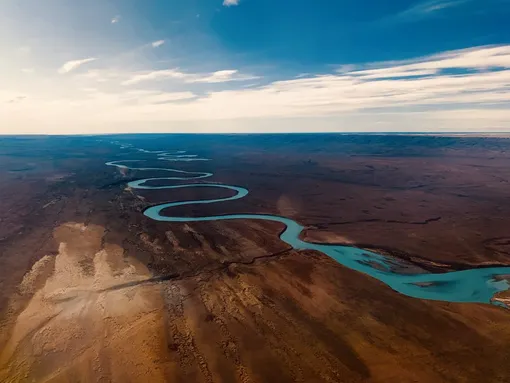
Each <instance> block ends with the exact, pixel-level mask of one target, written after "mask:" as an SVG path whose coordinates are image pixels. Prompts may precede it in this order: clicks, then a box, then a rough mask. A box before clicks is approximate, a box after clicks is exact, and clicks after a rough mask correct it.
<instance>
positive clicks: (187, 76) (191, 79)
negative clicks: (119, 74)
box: [122, 68, 258, 85]
mask: <svg viewBox="0 0 510 383" xmlns="http://www.w3.org/2000/svg"><path fill="white" fill-rule="evenodd" d="M256 78H258V77H256V76H250V75H243V74H240V73H239V71H238V70H235V69H229V70H220V71H216V72H212V73H185V72H181V71H180V70H179V69H178V68H175V69H165V70H157V71H152V72H143V73H137V74H134V75H133V76H131V78H129V79H127V80H125V81H123V82H122V85H135V84H138V83H140V82H145V81H153V80H178V81H182V82H185V83H210V84H212V83H221V82H229V81H246V80H253V79H256Z"/></svg>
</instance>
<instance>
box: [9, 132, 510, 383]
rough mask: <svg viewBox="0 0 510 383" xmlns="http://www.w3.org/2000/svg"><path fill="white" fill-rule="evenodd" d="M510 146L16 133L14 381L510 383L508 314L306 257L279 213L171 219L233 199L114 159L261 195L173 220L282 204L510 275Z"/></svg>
mask: <svg viewBox="0 0 510 383" xmlns="http://www.w3.org/2000/svg"><path fill="white" fill-rule="evenodd" d="M113 142H120V144H114V143H113ZM120 145H124V147H123V148H122V147H121V146H120ZM130 145H132V146H130ZM135 147H136V148H143V149H146V150H153V151H159V150H165V151H170V152H171V151H179V150H185V151H187V153H190V154H197V155H199V156H200V157H203V158H208V159H210V161H190V162H175V163H167V162H165V161H161V160H158V158H157V157H156V156H155V155H154V154H151V153H144V152H139V151H136V150H135ZM509 149H510V139H509V138H506V137H434V136H401V135H389V136H384V135H269V136H264V135H253V136H252V135H240V136H229V135H223V136H221V135H219V136H214V135H203V136H186V135H173V136H163V135H161V136H152V135H140V136H118V137H107V136H102V137H51V138H50V137H0V320H1V322H0V326H1V327H0V350H1V354H0V381H6V382H19V381H27V382H32V381H35V382H96V381H99V382H110V381H113V382H146V381H150V382H164V381H169V382H323V381H324V382H507V381H510V363H509V362H510V361H509V353H508V351H507V348H508V344H509V343H510V311H509V310H507V309H505V308H503V307H498V306H494V305H488V304H474V303H462V304H460V303H448V302H436V301H425V300H420V299H415V298H411V297H407V296H404V295H401V294H399V293H397V292H395V291H393V290H392V289H391V288H389V287H388V286H386V285H385V284H383V283H381V282H379V281H378V280H376V279H373V278H371V277H369V276H367V275H365V274H361V273H358V272H356V271H353V270H351V269H349V268H346V267H344V266H342V265H340V264H339V263H337V262H335V261H334V260H332V259H330V258H329V257H327V256H326V255H324V254H322V253H318V252H313V251H296V250H293V249H292V248H291V247H290V246H289V245H287V244H286V243H284V242H282V241H281V240H280V239H279V237H278V234H279V233H280V232H281V231H282V230H283V225H281V224H278V223H274V222H266V221H253V220H235V221H228V222H227V221H212V222H198V223H176V222H173V223H165V222H156V221H153V220H151V219H149V218H147V217H145V216H144V215H143V214H142V213H143V211H144V209H145V208H147V207H148V206H152V205H154V204H158V203H161V202H167V201H184V200H201V199H210V198H223V197H225V196H228V195H229V193H230V191H227V190H218V189H217V188H212V187H211V188H207V187H201V188H188V189H175V190H168V189H166V190H134V189H130V188H128V187H127V183H128V182H129V181H132V180H136V179H141V178H148V177H165V176H168V174H167V173H165V172H164V171H159V170H151V171H137V170H123V169H120V170H119V169H117V168H115V167H108V166H106V165H105V162H108V161H121V160H141V161H144V162H143V164H144V165H143V166H146V167H154V168H156V167H172V168H176V169H180V170H184V171H189V172H211V173H214V175H213V176H212V177H211V178H210V179H208V180H207V181H208V182H221V183H225V184H231V185H238V186H242V187H245V188H247V189H248V190H249V191H250V193H249V194H248V195H247V196H246V197H244V198H242V199H239V200H235V201H229V202H220V203H216V204H207V205H199V204H195V205H187V206H180V207H176V208H173V209H172V210H171V214H172V215H174V216H209V215H224V214H237V213H260V214H276V215H281V216H285V217H289V218H292V219H294V220H296V221H297V222H299V223H301V224H302V225H303V226H305V228H306V229H305V231H304V233H303V238H304V239H306V240H307V241H312V242H320V243H340V244H348V245H351V246H356V247H359V248H363V249H369V250H372V251H375V252H378V253H381V254H385V255H387V256H388V257H394V258H395V259H398V260H402V261H403V262H404V263H405V264H406V265H407V268H408V269H409V272H434V273H441V272H446V271H453V270H464V269H472V268H477V267H488V266H495V265H509V266H510V231H509V230H510V229H509V228H510V205H509V204H508V198H509V192H510V185H509V182H510V150H509ZM179 182H182V181H179ZM179 182H175V181H172V182H168V184H170V183H171V184H174V183H179ZM162 184H165V181H163V182H162ZM497 298H499V299H501V300H503V301H504V300H505V299H507V295H506V294H502V295H501V296H498V297H497Z"/></svg>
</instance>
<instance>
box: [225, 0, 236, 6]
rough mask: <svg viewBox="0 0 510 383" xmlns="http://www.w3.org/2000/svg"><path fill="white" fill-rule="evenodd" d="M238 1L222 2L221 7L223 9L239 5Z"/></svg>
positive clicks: (226, 0)
mask: <svg viewBox="0 0 510 383" xmlns="http://www.w3.org/2000/svg"><path fill="white" fill-rule="evenodd" d="M239 1H240V0H223V5H224V6H225V7H231V6H235V5H239Z"/></svg>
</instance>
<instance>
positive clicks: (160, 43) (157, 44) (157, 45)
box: [152, 40, 165, 48]
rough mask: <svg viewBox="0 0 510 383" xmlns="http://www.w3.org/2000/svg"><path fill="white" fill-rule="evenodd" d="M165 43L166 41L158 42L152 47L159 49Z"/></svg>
mask: <svg viewBox="0 0 510 383" xmlns="http://www.w3.org/2000/svg"><path fill="white" fill-rule="evenodd" d="M164 43H165V40H158V41H154V42H153V43H152V47H153V48H157V47H160V46H161V45H163V44H164Z"/></svg>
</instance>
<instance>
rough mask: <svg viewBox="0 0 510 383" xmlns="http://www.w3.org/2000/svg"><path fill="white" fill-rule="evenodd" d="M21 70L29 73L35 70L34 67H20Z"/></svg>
mask: <svg viewBox="0 0 510 383" xmlns="http://www.w3.org/2000/svg"><path fill="white" fill-rule="evenodd" d="M21 72H23V73H27V74H31V73H34V72H35V69H34V68H23V69H21Z"/></svg>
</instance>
